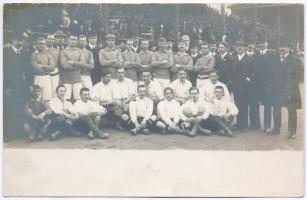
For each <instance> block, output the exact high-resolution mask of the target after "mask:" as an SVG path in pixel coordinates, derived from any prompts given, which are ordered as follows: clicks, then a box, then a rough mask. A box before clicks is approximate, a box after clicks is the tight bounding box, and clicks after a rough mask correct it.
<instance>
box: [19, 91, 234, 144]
mask: <svg viewBox="0 0 307 200" xmlns="http://www.w3.org/2000/svg"><path fill="white" fill-rule="evenodd" d="M41 91H42V90H41V88H40V87H39V86H38V85H33V86H32V87H31V99H30V100H29V101H28V102H27V103H26V104H25V114H26V121H25V122H24V124H23V131H24V132H25V133H26V134H27V136H28V139H29V140H30V141H35V140H40V139H42V138H43V137H49V138H50V139H51V140H56V139H58V138H59V137H61V136H63V135H64V134H69V135H72V136H76V137H78V136H81V135H84V134H87V136H88V138H89V139H93V138H95V137H97V138H102V139H105V138H108V137H109V134H108V133H106V132H104V131H102V130H101V129H102V128H103V127H105V126H106V125H107V124H109V125H110V123H111V125H115V124H117V125H119V126H116V127H121V130H129V131H130V133H131V134H132V135H136V134H138V133H144V134H149V133H150V132H151V131H152V130H156V132H160V133H176V134H184V135H189V136H192V137H193V136H195V135H196V134H197V133H201V134H204V135H210V134H212V132H216V133H219V134H222V135H226V136H229V137H231V136H232V127H231V124H232V121H233V120H234V118H235V116H236V115H237V114H238V109H237V108H236V106H235V104H234V103H233V102H231V101H230V100H229V99H227V98H224V88H223V87H222V86H216V87H215V88H214V95H215V96H214V98H213V99H212V100H211V101H210V102H207V101H205V100H203V99H202V98H200V95H199V89H198V88H196V87H191V88H190V89H189V96H190V98H189V99H188V100H187V101H186V102H185V103H183V104H182V105H180V103H179V102H178V101H177V100H175V98H174V91H173V89H172V88H171V87H167V88H165V89H164V98H163V99H162V100H161V101H160V102H159V103H158V104H156V106H155V103H154V101H153V100H151V99H150V98H148V97H146V93H147V88H146V86H145V85H139V86H138V87H137V95H135V96H134V97H132V98H130V101H129V102H128V104H127V102H123V103H121V102H119V103H116V102H113V103H112V104H103V103H102V102H97V101H93V100H91V98H90V96H91V95H90V90H89V89H88V88H82V89H81V90H80V100H77V101H76V102H75V103H74V104H72V103H71V102H69V101H67V100H66V99H65V93H66V91H67V89H66V88H65V86H64V85H59V86H58V87H57V88H56V98H54V99H52V100H51V101H49V102H48V103H46V102H43V101H41V98H40V97H41ZM114 123H115V124H114Z"/></svg>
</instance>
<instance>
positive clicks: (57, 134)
mask: <svg viewBox="0 0 307 200" xmlns="http://www.w3.org/2000/svg"><path fill="white" fill-rule="evenodd" d="M60 134H61V132H60V131H55V132H53V133H52V134H51V135H50V139H51V140H52V141H54V140H56V139H58V138H59V135H60Z"/></svg>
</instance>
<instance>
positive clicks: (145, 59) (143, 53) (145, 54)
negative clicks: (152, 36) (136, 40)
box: [138, 40, 153, 80]
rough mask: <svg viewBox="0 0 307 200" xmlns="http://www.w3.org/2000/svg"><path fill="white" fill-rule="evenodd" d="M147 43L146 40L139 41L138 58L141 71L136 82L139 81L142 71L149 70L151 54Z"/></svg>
mask: <svg viewBox="0 0 307 200" xmlns="http://www.w3.org/2000/svg"><path fill="white" fill-rule="evenodd" d="M148 48H149V41H148V40H141V46H140V52H139V54H138V55H139V58H140V60H141V71H140V73H139V74H138V80H140V79H141V73H142V71H146V70H151V58H152V54H153V53H152V52H151V51H149V49H148Z"/></svg>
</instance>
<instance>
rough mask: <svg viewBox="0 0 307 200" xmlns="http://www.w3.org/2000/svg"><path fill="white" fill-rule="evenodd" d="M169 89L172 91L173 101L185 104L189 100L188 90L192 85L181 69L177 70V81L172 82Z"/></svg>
mask: <svg viewBox="0 0 307 200" xmlns="http://www.w3.org/2000/svg"><path fill="white" fill-rule="evenodd" d="M170 87H171V88H172V89H173V90H174V96H175V99H176V100H177V101H178V102H179V103H180V104H183V103H185V102H186V101H187V100H188V99H189V98H190V96H189V89H190V88H191V87H192V83H191V82H190V81H189V80H187V72H186V71H185V70H184V69H183V68H182V69H179V70H178V79H176V80H174V81H173V82H172V83H171V84H170Z"/></svg>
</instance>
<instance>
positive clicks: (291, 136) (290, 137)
mask: <svg viewBox="0 0 307 200" xmlns="http://www.w3.org/2000/svg"><path fill="white" fill-rule="evenodd" d="M288 138H289V139H295V138H296V134H293V135H289V136H288Z"/></svg>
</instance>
